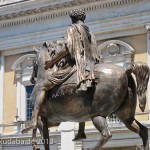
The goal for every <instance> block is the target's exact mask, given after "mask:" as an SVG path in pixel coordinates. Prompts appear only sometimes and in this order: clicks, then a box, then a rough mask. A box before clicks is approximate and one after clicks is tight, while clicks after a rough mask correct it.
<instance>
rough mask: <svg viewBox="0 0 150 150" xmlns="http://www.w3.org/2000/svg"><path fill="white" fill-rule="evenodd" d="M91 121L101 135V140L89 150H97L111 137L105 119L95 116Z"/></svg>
mask: <svg viewBox="0 0 150 150" xmlns="http://www.w3.org/2000/svg"><path fill="white" fill-rule="evenodd" d="M92 121H93V124H94V126H95V127H96V129H97V130H98V131H99V132H100V133H101V139H100V141H99V142H98V143H97V145H96V146H95V147H94V148H92V149H91V150H99V149H100V148H101V147H102V146H103V145H104V144H105V143H106V142H107V141H108V139H110V138H111V137H112V135H111V133H110V131H109V129H108V125H107V121H106V118H104V117H101V116H97V117H94V118H92Z"/></svg>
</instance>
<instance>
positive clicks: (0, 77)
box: [0, 52, 4, 133]
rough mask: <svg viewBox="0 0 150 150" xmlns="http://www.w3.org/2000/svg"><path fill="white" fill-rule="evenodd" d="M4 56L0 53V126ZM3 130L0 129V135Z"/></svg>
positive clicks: (1, 118)
mask: <svg viewBox="0 0 150 150" xmlns="http://www.w3.org/2000/svg"><path fill="white" fill-rule="evenodd" d="M3 91H4V55H3V53H2V52H1V53H0V124H3ZM2 132H3V128H2V127H1V128H0V133H2Z"/></svg>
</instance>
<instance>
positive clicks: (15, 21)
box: [0, 0, 144, 28]
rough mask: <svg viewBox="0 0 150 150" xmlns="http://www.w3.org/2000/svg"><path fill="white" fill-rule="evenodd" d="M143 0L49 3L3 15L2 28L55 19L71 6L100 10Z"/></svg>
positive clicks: (66, 13) (89, 0) (0, 18)
mask: <svg viewBox="0 0 150 150" xmlns="http://www.w3.org/2000/svg"><path fill="white" fill-rule="evenodd" d="M142 1H144V0H117V1H116V0H109V1H108V0H105V1H102V0H74V1H71V2H64V3H61V4H56V5H49V6H45V7H41V8H37V9H30V10H26V11H20V12H17V13H11V14H7V15H1V16H0V21H3V22H2V23H1V24H0V28H5V27H11V26H16V25H20V24H27V23H32V22H36V21H41V20H48V19H53V18H57V17H64V16H68V14H69V11H70V8H73V7H80V8H82V9H84V10H85V11H94V10H99V9H107V8H111V7H118V6H123V5H127V4H133V3H136V2H142ZM89 3H91V4H89ZM85 4H86V5H85ZM87 4H88V6H87ZM57 10H59V11H57ZM60 10H61V11H60ZM44 13H45V14H44ZM39 14H40V15H39ZM41 14H42V15H41ZM43 14H44V15H43Z"/></svg>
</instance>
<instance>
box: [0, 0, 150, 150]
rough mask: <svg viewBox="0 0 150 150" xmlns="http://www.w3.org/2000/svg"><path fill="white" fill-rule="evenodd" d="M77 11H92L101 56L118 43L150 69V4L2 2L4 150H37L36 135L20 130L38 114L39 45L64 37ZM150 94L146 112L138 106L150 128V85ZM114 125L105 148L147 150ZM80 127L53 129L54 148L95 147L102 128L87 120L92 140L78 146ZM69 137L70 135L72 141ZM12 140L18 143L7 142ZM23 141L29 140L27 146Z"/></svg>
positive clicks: (123, 0) (132, 0) (129, 0)
mask: <svg viewBox="0 0 150 150" xmlns="http://www.w3.org/2000/svg"><path fill="white" fill-rule="evenodd" d="M74 8H82V9H84V10H85V11H86V14H87V18H86V21H85V23H86V24H87V25H88V26H89V27H90V30H91V31H92V32H93V33H94V34H95V36H96V40H97V45H98V46H99V53H100V52H101V50H102V51H103V50H105V49H107V46H108V45H110V44H114V43H115V44H117V45H119V47H120V48H122V49H127V50H129V51H130V50H132V49H133V50H135V61H142V62H145V63H147V64H148V65H149V66H150V1H149V0H0V124H1V125H0V134H1V135H0V138H1V139H3V141H5V142H6V143H2V144H1V145H0V149H2V150H9V149H11V150H12V149H14V150H17V149H20V148H21V149H23V150H28V149H31V143H30V142H29V141H30V137H31V133H29V134H25V135H22V134H21V133H20V130H21V129H22V128H23V127H24V124H25V123H27V122H28V120H30V117H31V111H32V110H31V106H30V103H29V101H30V95H31V92H32V89H33V85H32V84H31V83H30V76H31V73H32V69H33V68H32V66H33V63H32V61H33V59H34V57H35V55H34V52H33V47H34V46H37V47H38V46H41V45H42V44H43V43H44V42H45V41H55V40H58V39H62V38H64V37H65V36H66V29H67V27H68V26H69V25H70V24H71V20H70V18H69V11H70V10H72V9H74ZM115 48H116V47H115ZM117 59H118V57H116V60H117ZM111 61H112V62H113V60H111ZM121 62H122V61H120V59H118V61H116V63H118V64H120V63H121ZM147 96H148V98H147V106H146V110H145V112H144V113H141V112H140V109H139V107H138V104H137V111H136V118H137V119H138V120H139V121H140V122H142V123H143V124H145V126H147V127H148V128H149V127H150V114H149V110H150V84H149V86H148V92H147ZM108 122H109V126H110V129H111V131H112V133H113V137H112V139H111V140H110V141H109V142H108V143H107V144H106V145H105V146H104V149H109V150H110V149H111V150H114V149H115V150H127V149H128V150H135V149H137V150H142V146H141V145H142V141H141V139H140V138H139V136H138V135H136V134H134V133H131V132H130V131H129V130H128V129H127V128H126V127H125V126H124V125H123V124H122V123H121V122H120V121H119V120H118V119H117V118H116V117H115V116H112V117H111V118H109V120H108ZM77 128H78V127H77V124H76V123H69V122H68V123H63V124H62V125H61V126H60V127H58V128H53V129H51V133H50V138H51V143H50V146H51V149H54V150H56V149H62V150H71V149H75V150H80V149H81V148H90V147H92V145H93V144H95V143H96V142H97V140H98V139H99V133H98V132H97V130H96V129H95V128H94V126H93V125H92V123H91V122H87V123H86V133H87V139H85V140H83V141H80V142H75V143H73V142H71V139H72V138H73V137H74V134H75V133H76V132H77ZM66 137H70V138H69V139H70V142H68V140H69V139H68V140H67V141H66ZM9 139H11V141H12V140H14V143H11V144H9V143H7V142H8V140H9ZM38 139H39V134H38ZM17 140H19V141H18V142H20V143H17ZM21 140H25V141H28V140H29V141H28V143H25V144H24V143H23V142H24V141H21ZM15 142H16V143H15ZM21 142H22V143H21ZM66 143H67V144H66ZM69 143H70V144H69ZM39 144H40V146H41V147H42V145H41V143H40V142H39ZM66 145H67V149H66ZM69 146H70V147H69Z"/></svg>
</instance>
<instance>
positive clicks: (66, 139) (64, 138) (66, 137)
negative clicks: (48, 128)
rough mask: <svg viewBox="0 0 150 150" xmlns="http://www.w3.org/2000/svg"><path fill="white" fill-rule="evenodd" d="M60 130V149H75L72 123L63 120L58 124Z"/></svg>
mask: <svg viewBox="0 0 150 150" xmlns="http://www.w3.org/2000/svg"><path fill="white" fill-rule="evenodd" d="M59 128H60V131H61V150H75V143H74V142H73V141H72V139H73V138H74V123H73V122H63V123H61V125H60V127H59Z"/></svg>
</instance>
